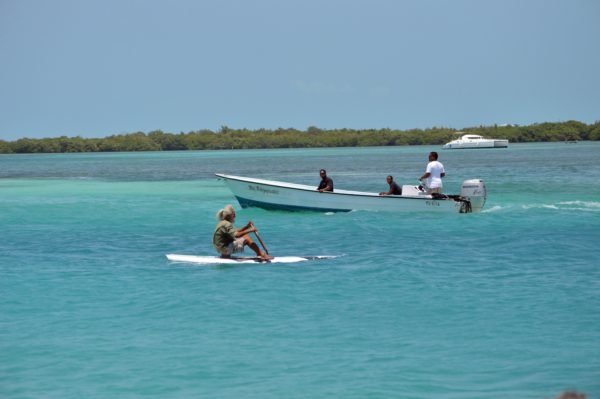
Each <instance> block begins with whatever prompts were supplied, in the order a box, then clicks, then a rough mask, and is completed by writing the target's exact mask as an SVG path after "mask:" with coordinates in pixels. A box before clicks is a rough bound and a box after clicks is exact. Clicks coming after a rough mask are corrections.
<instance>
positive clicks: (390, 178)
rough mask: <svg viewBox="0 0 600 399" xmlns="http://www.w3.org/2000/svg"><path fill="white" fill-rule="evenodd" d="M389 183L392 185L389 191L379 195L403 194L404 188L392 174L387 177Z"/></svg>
mask: <svg viewBox="0 0 600 399" xmlns="http://www.w3.org/2000/svg"><path fill="white" fill-rule="evenodd" d="M386 181H387V184H389V185H390V189H389V190H388V191H387V192H381V193H379V195H402V189H401V188H400V186H398V183H396V182H395V181H394V177H393V176H392V175H388V177H386Z"/></svg>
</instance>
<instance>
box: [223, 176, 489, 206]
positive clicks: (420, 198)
mask: <svg viewBox="0 0 600 399" xmlns="http://www.w3.org/2000/svg"><path fill="white" fill-rule="evenodd" d="M216 176H217V177H218V178H220V179H222V180H223V181H224V182H225V184H226V185H227V187H228V188H229V189H230V190H231V191H232V192H233V195H234V196H235V197H236V199H237V201H238V202H239V203H240V205H241V206H242V208H246V207H250V206H256V207H260V208H265V209H285V210H312V211H319V212H348V211H352V210H368V211H389V212H414V211H425V212H458V213H470V212H479V211H481V209H482V208H483V206H484V204H485V200H486V195H487V194H486V189H485V184H484V182H483V181H482V180H479V179H472V180H465V181H464V182H463V183H462V187H461V191H460V194H458V195H444V194H433V195H430V194H427V193H425V192H424V191H422V190H420V189H419V188H418V187H417V186H411V185H403V186H402V195H385V196H380V195H379V194H378V193H371V192H362V191H349V190H338V189H335V190H334V191H333V192H323V193H320V192H318V191H317V190H316V186H308V185H303V184H295V183H285V182H280V181H273V180H265V179H255V178H250V177H241V176H232V175H226V174H220V173H217V174H216Z"/></svg>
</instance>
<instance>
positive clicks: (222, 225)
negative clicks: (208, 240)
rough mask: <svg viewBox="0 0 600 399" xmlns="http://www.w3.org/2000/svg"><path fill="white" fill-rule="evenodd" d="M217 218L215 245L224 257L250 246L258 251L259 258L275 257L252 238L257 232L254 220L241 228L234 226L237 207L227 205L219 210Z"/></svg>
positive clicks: (269, 258)
mask: <svg viewBox="0 0 600 399" xmlns="http://www.w3.org/2000/svg"><path fill="white" fill-rule="evenodd" d="M217 219H218V220H219V222H218V223H217V226H216V227H215V232H214V234H213V245H214V247H215V249H216V250H217V252H218V253H219V254H221V257H222V258H230V257H231V255H232V254H234V253H239V252H243V251H244V247H245V246H248V247H250V248H252V250H253V251H254V252H256V256H258V257H259V258H261V259H263V260H266V261H269V260H271V259H273V257H272V256H269V255H268V254H267V253H266V252H263V251H261V249H260V248H259V247H258V245H256V243H255V242H254V241H253V240H252V238H250V233H255V234H257V230H256V227H254V224H252V221H249V222H248V223H247V224H246V225H245V226H244V227H242V228H241V229H236V228H235V227H233V222H235V209H233V206H231V205H225V207H223V209H221V210H219V212H217ZM257 237H258V235H257ZM265 251H266V249H265Z"/></svg>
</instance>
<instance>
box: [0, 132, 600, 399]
mask: <svg viewBox="0 0 600 399" xmlns="http://www.w3.org/2000/svg"><path fill="white" fill-rule="evenodd" d="M436 149H438V147H389V148H363V149H310V150H308V149H305V150H249V151H207V152H172V153H120V154H64V155H1V156H0V293H1V302H0V397H2V398H61V399H62V398H109V397H115V398H139V397H161V398H192V397H194V398H200V397H202V398H261V399H262V398H367V397H368V398H391V397H398V398H550V397H554V396H556V395H557V394H559V393H560V392H562V391H564V390H567V389H576V390H579V391H582V392H586V393H587V394H588V397H589V398H599V397H600V261H599V260H598V259H599V255H600V250H599V247H600V244H599V243H600V166H599V162H598V156H599V155H600V143H578V144H569V145H566V144H563V143H556V144H520V145H518V144H513V145H511V146H510V147H509V148H508V149H495V150H456V151H441V150H440V151H439V152H440V160H441V161H442V162H443V163H444V165H445V167H446V171H447V177H446V179H445V181H444V184H445V192H448V193H458V191H459V187H460V183H461V182H462V181H463V180H465V179H469V178H482V179H484V180H485V182H486V184H487V188H488V194H489V196H488V202H487V203H486V206H485V209H484V212H482V213H480V214H467V215H463V214H448V215H432V214H426V213H398V214H390V213H378V212H350V213H338V214H323V213H311V212H296V213H294V212H283V211H282V212H274V211H265V210H261V209H256V208H250V209H244V210H240V211H239V212H238V220H237V224H238V225H241V224H244V223H245V222H246V221H247V220H253V221H254V223H255V224H256V225H257V227H258V228H259V229H260V233H261V237H262V238H263V240H264V241H265V244H266V245H267V247H268V249H269V251H270V253H271V254H275V255H342V256H341V257H339V258H337V259H334V260H327V261H314V262H307V263H299V264H283V265H282V264H280V265H276V264H273V265H237V266H193V265H186V264H177V263H169V262H168V261H167V260H166V259H165V256H164V255H165V254H166V253H182V254H198V255H200V254H213V252H214V251H213V249H212V248H211V244H210V241H211V236H212V229H213V227H214V224H215V219H214V214H215V212H216V211H217V210H218V209H219V208H221V207H222V206H223V205H225V204H227V203H233V204H234V205H236V206H237V203H236V202H235V199H234V198H233V196H232V194H231V193H230V192H229V191H228V190H227V188H226V187H225V186H224V184H223V183H222V182H221V181H218V180H217V179H215V178H214V176H213V174H214V173H215V172H223V173H231V174H237V175H242V176H252V177H261V178H269V179H276V180H283V181H290V182H295V183H306V184H314V185H315V186H316V185H317V183H318V181H319V176H318V170H319V168H326V169H327V170H328V172H329V175H330V176H331V177H332V178H333V179H334V181H335V186H336V187H337V188H347V189H357V190H366V191H382V190H384V189H386V184H385V176H386V175H387V174H390V173H391V174H393V175H394V176H395V178H396V180H397V181H399V182H400V183H404V184H413V183H415V182H416V179H417V178H418V177H419V176H420V175H421V174H422V173H423V170H424V167H425V164H426V161H427V153H428V152H429V151H431V150H436Z"/></svg>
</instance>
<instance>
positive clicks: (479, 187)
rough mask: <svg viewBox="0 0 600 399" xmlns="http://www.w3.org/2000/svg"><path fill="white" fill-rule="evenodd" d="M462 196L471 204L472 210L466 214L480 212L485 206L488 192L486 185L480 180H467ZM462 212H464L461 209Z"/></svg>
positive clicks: (462, 189)
mask: <svg viewBox="0 0 600 399" xmlns="http://www.w3.org/2000/svg"><path fill="white" fill-rule="evenodd" d="M460 196H461V197H462V199H464V200H466V201H467V202H468V203H469V204H470V208H471V209H468V210H467V209H465V211H464V212H479V211H481V209H482V208H483V205H484V204H485V199H486V197H487V191H486V190H485V183H484V182H483V180H480V179H471V180H465V181H463V183H462V187H461V188H460ZM461 212H463V210H462V208H461Z"/></svg>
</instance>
